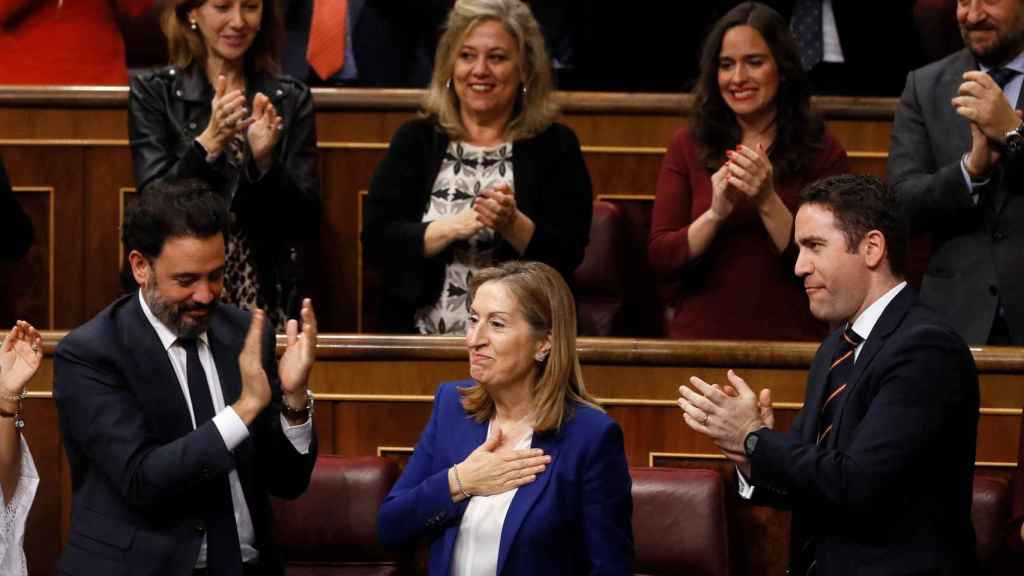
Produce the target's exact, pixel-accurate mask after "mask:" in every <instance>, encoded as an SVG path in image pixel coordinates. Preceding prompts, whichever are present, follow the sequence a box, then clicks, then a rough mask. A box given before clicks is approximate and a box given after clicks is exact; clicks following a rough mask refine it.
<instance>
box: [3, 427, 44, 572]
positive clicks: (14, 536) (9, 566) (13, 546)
mask: <svg viewBox="0 0 1024 576" xmlns="http://www.w3.org/2000/svg"><path fill="white" fill-rule="evenodd" d="M38 489H39V472H37V471H36V463H35V461H34V460H32V453H31V452H29V451H28V443H27V442H25V437H24V436H21V474H20V476H19V477H18V485H17V487H16V488H15V489H14V494H13V495H12V496H11V499H10V501H9V502H7V504H6V505H3V502H4V501H5V500H6V498H4V493H3V488H2V487H0V506H2V508H0V574H3V575H4V576H26V575H27V574H28V568H27V565H26V564H25V521H26V520H28V511H29V509H30V508H31V507H32V501H33V500H35V498H36V490H38Z"/></svg>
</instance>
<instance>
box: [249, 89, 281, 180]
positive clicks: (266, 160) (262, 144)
mask: <svg viewBox="0 0 1024 576" xmlns="http://www.w3.org/2000/svg"><path fill="white" fill-rule="evenodd" d="M249 120H250V121H251V123H250V124H249V128H248V131H247V132H246V138H247V139H248V141H249V149H250V150H251V151H252V157H253V160H254V161H255V162H256V166H257V167H258V168H259V169H260V172H266V171H267V170H269V169H270V166H271V163H272V162H273V154H272V152H273V151H274V145H275V144H277V141H278V139H279V138H280V136H281V128H282V127H283V126H284V119H282V118H281V117H280V116H278V115H277V109H276V108H274V105H273V104H271V103H270V99H269V98H267V97H266V95H264V94H262V93H260V94H256V97H255V98H254V99H253V103H252V116H250V117H249Z"/></svg>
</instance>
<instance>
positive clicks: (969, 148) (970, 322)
mask: <svg viewBox="0 0 1024 576" xmlns="http://www.w3.org/2000/svg"><path fill="white" fill-rule="evenodd" d="M956 17H957V22H958V23H959V25H960V32H961V34H962V36H963V39H964V45H965V46H966V47H965V48H964V49H963V50H961V51H959V52H956V53H954V54H952V55H950V56H948V57H946V58H944V59H942V60H940V61H938V62H933V63H931V64H929V65H927V66H925V67H923V68H921V69H919V70H915V71H913V72H911V73H910V75H909V76H908V77H907V85H906V88H905V89H904V91H903V96H902V99H901V101H900V107H899V110H898V111H897V112H896V122H895V126H894V127H893V132H892V146H891V151H890V155H889V166H888V172H889V183H890V185H891V186H892V187H893V189H894V190H895V191H896V194H897V196H898V197H899V198H900V201H901V204H902V206H903V207H904V209H905V210H906V211H907V214H908V216H909V218H910V222H911V225H912V226H913V228H914V229H915V230H917V231H921V232H927V233H929V234H930V236H931V240H932V255H931V258H930V259H929V262H928V269H927V272H926V273H925V276H924V281H923V283H922V286H921V298H922V300H924V301H925V302H926V303H927V304H929V305H930V306H932V307H934V308H936V309H938V310H939V311H941V312H943V313H944V314H945V315H946V317H947V318H948V319H949V321H950V322H951V323H952V324H953V326H954V327H955V328H956V329H957V330H958V331H959V332H960V334H961V335H962V336H963V337H964V339H965V340H966V341H967V342H968V343H969V344H1003V345H1011V344H1012V345H1021V344H1024V273H1022V271H1024V196H1022V194H1024V170H1022V168H1024V125H1022V123H1021V118H1020V113H1019V112H1016V111H1015V108H1016V109H1019V108H1021V107H1022V105H1024V100H1022V98H1021V97H1022V94H1021V85H1022V83H1024V0H962V1H960V2H958V3H957V8H956Z"/></svg>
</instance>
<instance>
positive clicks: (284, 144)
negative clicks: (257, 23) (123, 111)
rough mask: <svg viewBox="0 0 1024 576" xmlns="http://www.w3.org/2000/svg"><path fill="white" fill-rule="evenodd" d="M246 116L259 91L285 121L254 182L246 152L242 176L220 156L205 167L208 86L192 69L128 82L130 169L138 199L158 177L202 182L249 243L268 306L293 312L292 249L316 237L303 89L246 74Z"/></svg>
mask: <svg viewBox="0 0 1024 576" xmlns="http://www.w3.org/2000/svg"><path fill="white" fill-rule="evenodd" d="M246 92H247V93H246V98H247V100H248V102H249V109H250V110H251V109H252V99H253V96H255V94H256V93H257V92H262V93H263V94H265V95H266V96H267V97H268V98H270V101H271V102H272V103H273V104H274V107H275V108H276V109H277V113H278V114H279V115H280V116H281V117H282V118H283V119H284V128H283V129H282V133H281V138H280V140H278V142H277V145H276V146H275V148H274V152H273V155H274V162H273V165H272V167H271V169H270V170H269V171H268V172H267V173H266V174H264V175H263V176H262V177H259V176H258V174H259V172H258V170H256V168H255V163H254V162H253V161H252V158H251V155H250V154H249V152H248V149H247V150H246V158H245V161H244V166H245V168H244V169H242V170H239V169H236V168H234V167H232V166H230V165H229V164H228V163H227V161H226V156H227V155H226V154H221V155H220V157H219V158H218V159H217V160H216V161H215V162H213V163H208V162H207V161H206V158H205V154H204V152H203V151H202V149H201V147H199V146H198V145H197V144H196V143H195V138H196V137H197V136H199V135H200V134H202V132H203V130H205V129H206V125H207V124H208V123H209V120H210V111H211V100H212V99H213V87H212V86H211V85H210V83H209V82H208V81H207V80H206V73H205V71H203V70H202V67H201V66H200V65H198V64H196V63H193V64H191V65H189V66H188V67H186V68H184V69H182V68H178V67H175V66H171V67H168V68H164V69H162V70H158V71H155V72H150V73H148V74H144V75H142V76H138V77H136V78H134V79H133V80H132V82H131V93H130V95H129V99H128V110H129V113H130V116H129V130H130V133H131V146H132V165H133V170H134V173H135V183H136V186H137V187H138V191H139V192H140V193H145V192H146V187H147V186H148V185H149V184H150V183H151V182H153V181H155V180H157V179H161V178H202V179H204V180H206V181H207V182H209V183H210V184H211V186H213V188H214V189H215V190H217V191H219V192H220V193H222V194H223V195H224V197H225V198H226V199H227V200H228V202H229V203H230V206H231V212H232V214H233V215H234V217H235V218H236V219H237V223H238V224H239V226H241V228H242V230H243V231H244V232H245V234H246V236H247V237H248V239H249V244H250V246H251V248H252V253H253V260H254V265H255V268H256V272H257V274H258V275H259V280H260V285H261V287H262V289H263V296H264V298H265V300H266V302H267V305H268V306H273V305H281V306H283V307H284V308H285V309H286V310H288V312H289V314H290V315H291V314H292V313H295V312H297V311H298V295H299V290H298V285H299V278H298V272H299V267H298V258H297V253H298V246H299V245H301V244H304V243H305V242H306V241H308V240H310V239H315V238H317V237H318V226H319V222H320V180H319V178H318V176H317V152H316V125H315V121H314V117H313V98H312V96H311V94H310V91H309V88H307V87H306V86H305V85H303V84H302V83H301V82H299V81H297V80H295V79H293V78H291V77H288V76H274V75H270V74H266V73H261V72H251V73H247V75H246Z"/></svg>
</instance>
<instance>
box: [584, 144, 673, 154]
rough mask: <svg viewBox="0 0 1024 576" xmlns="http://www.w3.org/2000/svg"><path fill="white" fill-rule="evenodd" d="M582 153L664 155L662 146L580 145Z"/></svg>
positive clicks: (664, 149)
mask: <svg viewBox="0 0 1024 576" xmlns="http://www.w3.org/2000/svg"><path fill="white" fill-rule="evenodd" d="M580 150H582V151H583V153H584V154H621V155H625V154H636V155H638V156H664V155H665V151H666V150H667V148H665V147H664V146H580Z"/></svg>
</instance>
